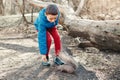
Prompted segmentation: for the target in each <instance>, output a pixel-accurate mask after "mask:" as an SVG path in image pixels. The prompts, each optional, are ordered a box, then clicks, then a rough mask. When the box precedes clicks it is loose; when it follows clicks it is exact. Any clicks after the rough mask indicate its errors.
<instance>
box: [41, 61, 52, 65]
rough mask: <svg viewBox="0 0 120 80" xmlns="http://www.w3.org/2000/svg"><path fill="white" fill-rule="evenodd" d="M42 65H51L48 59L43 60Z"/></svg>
mask: <svg viewBox="0 0 120 80" xmlns="http://www.w3.org/2000/svg"><path fill="white" fill-rule="evenodd" d="M42 65H43V66H50V63H49V62H48V61H47V62H42Z"/></svg>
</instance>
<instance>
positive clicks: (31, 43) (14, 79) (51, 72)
mask: <svg viewBox="0 0 120 80" xmlns="http://www.w3.org/2000/svg"><path fill="white" fill-rule="evenodd" d="M60 34H61V38H63V44H64V45H65V46H67V49H68V52H69V53H71V55H72V57H73V58H74V59H75V60H76V61H77V62H78V64H79V67H78V69H77V70H76V72H75V73H74V74H69V73H65V72H60V71H57V70H56V69H55V67H54V66H51V67H43V66H42V65H41V56H40V54H39V50H38V44H37V36H34V37H25V36H23V34H20V32H19V33H18V32H17V29H15V28H14V29H13V28H11V29H10V28H9V29H4V30H1V31H0V80H120V54H119V53H118V52H110V51H99V50H98V49H96V48H93V47H91V48H85V49H81V48H78V47H77V44H76V40H75V39H73V38H71V37H69V36H67V35H66V34H65V31H62V32H60ZM64 34H65V35H64ZM29 35H30V34H29ZM52 46H53V45H52ZM53 52H54V51H53V50H51V53H53ZM52 60H53V57H52V56H50V61H51V63H52V65H54V64H53V61H52Z"/></svg>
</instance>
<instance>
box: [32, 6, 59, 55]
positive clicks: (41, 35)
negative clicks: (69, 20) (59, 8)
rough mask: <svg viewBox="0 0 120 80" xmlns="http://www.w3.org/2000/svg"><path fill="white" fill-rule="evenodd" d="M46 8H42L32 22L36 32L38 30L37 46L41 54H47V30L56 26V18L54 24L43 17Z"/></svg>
mask: <svg viewBox="0 0 120 80" xmlns="http://www.w3.org/2000/svg"><path fill="white" fill-rule="evenodd" d="M45 11H46V8H43V9H42V10H41V11H40V12H39V16H38V17H37V19H36V20H35V22H34V25H35V28H36V30H38V44H39V50H40V53H41V54H44V55H45V54H47V50H48V49H47V40H46V30H47V29H48V28H53V27H55V26H56V25H57V24H58V18H59V14H58V18H57V19H56V20H55V22H52V23H51V22H49V21H48V20H47V17H46V16H45Z"/></svg>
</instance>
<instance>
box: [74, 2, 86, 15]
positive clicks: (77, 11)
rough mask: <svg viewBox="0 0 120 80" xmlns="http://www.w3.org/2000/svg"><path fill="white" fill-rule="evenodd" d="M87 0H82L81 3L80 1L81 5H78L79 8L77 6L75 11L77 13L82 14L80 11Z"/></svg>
mask: <svg viewBox="0 0 120 80" xmlns="http://www.w3.org/2000/svg"><path fill="white" fill-rule="evenodd" d="M86 1H87V0H81V1H80V3H79V6H78V8H77V10H76V12H75V15H77V16H78V15H79V14H80V12H81V10H82V9H83V6H84V4H85V2H86Z"/></svg>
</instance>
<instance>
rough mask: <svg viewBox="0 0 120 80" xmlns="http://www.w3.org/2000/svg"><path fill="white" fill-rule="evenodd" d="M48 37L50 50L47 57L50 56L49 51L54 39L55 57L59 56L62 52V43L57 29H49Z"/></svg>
mask: <svg viewBox="0 0 120 80" xmlns="http://www.w3.org/2000/svg"><path fill="white" fill-rule="evenodd" d="M46 37H47V48H48V51H47V54H46V56H48V55H49V50H50V46H51V42H52V38H53V40H54V45H55V55H56V56H58V55H59V52H60V50H61V41H60V36H59V34H58V31H57V29H56V27H53V28H50V29H47V36H46Z"/></svg>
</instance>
